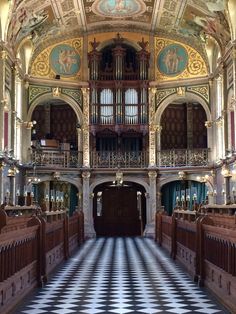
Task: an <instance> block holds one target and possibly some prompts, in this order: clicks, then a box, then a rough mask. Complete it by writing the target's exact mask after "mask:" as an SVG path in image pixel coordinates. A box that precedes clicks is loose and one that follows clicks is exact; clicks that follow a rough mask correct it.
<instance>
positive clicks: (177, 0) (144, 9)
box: [8, 0, 230, 47]
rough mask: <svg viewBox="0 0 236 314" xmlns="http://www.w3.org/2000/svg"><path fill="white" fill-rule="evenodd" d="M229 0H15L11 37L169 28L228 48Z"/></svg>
mask: <svg viewBox="0 0 236 314" xmlns="http://www.w3.org/2000/svg"><path fill="white" fill-rule="evenodd" d="M225 6H226V0H209V1H203V0H12V4H11V14H10V18H9V26H8V41H9V42H11V43H14V45H15V46H17V45H16V44H17V43H20V42H21V40H22V39H24V38H25V37H27V36H29V35H30V36H31V37H32V39H33V41H34V44H35V46H36V47H37V46H39V45H40V44H41V43H43V42H45V41H46V40H49V41H50V40H51V39H55V38H57V37H58V38H62V36H66V34H69V33H70V34H71V33H74V34H78V33H79V34H84V33H86V32H89V33H92V32H98V31H110V30H119V29H121V30H129V31H130V30H134V31H141V32H152V33H154V34H158V33H160V32H162V31H164V32H167V33H169V34H170V36H172V37H173V38H174V37H175V36H176V35H180V36H183V37H184V38H186V39H191V40H197V41H199V39H200V40H201V41H202V42H204V41H205V40H206V37H207V35H208V34H210V35H211V36H213V37H214V38H215V39H216V40H217V41H218V43H219V44H220V45H221V46H222V47H224V46H225V44H226V43H227V42H228V41H229V40H230V31H229V25H228V22H227V19H226V10H225Z"/></svg>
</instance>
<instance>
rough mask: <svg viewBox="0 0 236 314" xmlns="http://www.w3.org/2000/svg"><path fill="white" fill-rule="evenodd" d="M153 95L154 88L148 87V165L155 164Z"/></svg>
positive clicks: (152, 165) (154, 93) (154, 92)
mask: <svg viewBox="0 0 236 314" xmlns="http://www.w3.org/2000/svg"><path fill="white" fill-rule="evenodd" d="M155 95H156V88H150V89H149V99H150V102H149V125H150V126H149V167H155V166H156V132H155Z"/></svg>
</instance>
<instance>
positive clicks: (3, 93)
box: [0, 50, 7, 151]
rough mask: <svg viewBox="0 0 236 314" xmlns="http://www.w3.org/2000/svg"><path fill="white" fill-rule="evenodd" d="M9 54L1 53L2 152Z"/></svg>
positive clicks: (0, 131) (1, 148)
mask: <svg viewBox="0 0 236 314" xmlns="http://www.w3.org/2000/svg"><path fill="white" fill-rule="evenodd" d="M6 59H7V52H6V51H5V50H2V51H0V101H1V103H0V151H1V150H4V141H3V140H2V139H3V138H4V108H3V107H4V101H5V100H6V96H5V74H6V73H5V72H6V69H5V66H6Z"/></svg>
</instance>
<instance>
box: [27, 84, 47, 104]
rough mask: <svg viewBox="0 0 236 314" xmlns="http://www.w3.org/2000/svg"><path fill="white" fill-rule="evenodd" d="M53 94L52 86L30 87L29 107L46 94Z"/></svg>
mask: <svg viewBox="0 0 236 314" xmlns="http://www.w3.org/2000/svg"><path fill="white" fill-rule="evenodd" d="M50 92H52V87H50V86H37V85H30V86H29V105H31V103H32V102H33V101H34V100H35V99H36V98H38V97H39V96H42V95H44V94H47V93H50Z"/></svg>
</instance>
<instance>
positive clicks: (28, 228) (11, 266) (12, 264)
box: [0, 210, 84, 313]
mask: <svg viewBox="0 0 236 314" xmlns="http://www.w3.org/2000/svg"><path fill="white" fill-rule="evenodd" d="M0 214H1V217H0V218H4V219H5V220H4V221H3V223H2V221H1V225H0V231H2V230H5V231H4V232H1V237H0V269H1V271H0V291H1V295H0V298H1V300H0V312H1V313H7V312H8V311H10V310H11V309H12V307H13V306H14V305H15V304H16V303H17V302H19V301H20V300H21V298H22V297H23V296H24V295H25V294H27V293H28V292H30V291H31V290H32V289H33V288H34V287H35V286H37V285H38V286H42V285H43V284H44V282H46V281H47V276H48V274H49V273H50V272H51V271H52V270H53V269H54V268H55V267H56V266H57V265H58V264H59V263H60V262H61V261H62V260H63V259H67V258H68V257H69V256H70V255H71V254H72V252H73V251H74V250H75V249H76V247H78V245H80V244H82V242H83V241H84V232H83V226H84V224H83V219H84V217H83V213H82V212H75V213H74V215H73V216H72V217H68V216H67V215H63V216H60V217H58V216H56V217H57V220H52V221H51V222H47V221H46V220H45V219H44V218H43V217H42V216H41V215H39V216H33V217H8V216H7V214H6V212H4V210H1V211H0ZM55 215H57V213H56V214H55ZM19 219H21V220H22V219H24V223H22V225H21V228H12V225H17V222H19ZM13 220H15V222H14V223H13ZM8 223H9V224H10V225H11V227H10V228H7V225H8ZM1 227H2V228H1Z"/></svg>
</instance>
